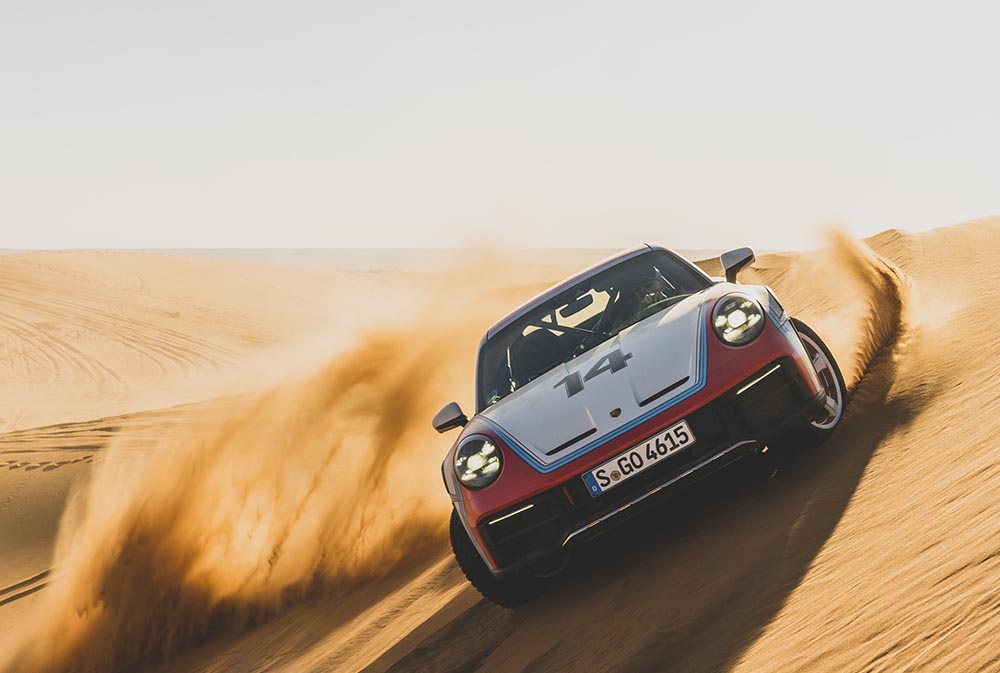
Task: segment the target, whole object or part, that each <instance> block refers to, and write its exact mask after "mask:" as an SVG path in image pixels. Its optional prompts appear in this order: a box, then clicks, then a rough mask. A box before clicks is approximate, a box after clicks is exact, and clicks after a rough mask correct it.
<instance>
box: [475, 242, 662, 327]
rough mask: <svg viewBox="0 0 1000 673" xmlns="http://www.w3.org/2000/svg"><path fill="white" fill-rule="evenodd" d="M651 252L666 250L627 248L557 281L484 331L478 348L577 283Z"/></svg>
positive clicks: (640, 246)
mask: <svg viewBox="0 0 1000 673" xmlns="http://www.w3.org/2000/svg"><path fill="white" fill-rule="evenodd" d="M651 250H666V248H664V247H662V246H659V245H650V244H648V243H643V244H642V245H637V246H635V247H634V248H629V249H628V250H622V251H621V252H618V253H615V254H614V255H611V256H610V257H607V258H605V259H602V260H601V261H599V262H597V263H596V264H592V265H590V266H588V267H587V268H586V269H583V270H582V271H579V272H577V273H575V274H573V275H572V276H570V277H569V278H566V279H565V280H562V281H559V282H558V283H556V284H555V285H553V286H552V287H550V288H549V289H547V290H545V291H544V292H542V293H541V294H537V295H535V296H534V297H532V298H531V299H529V300H528V301H526V302H524V303H523V304H521V305H520V306H518V307H517V308H516V309H514V310H513V311H511V312H510V313H508V314H507V315H506V316H504V317H503V318H501V319H500V320H498V321H497V322H496V323H495V324H494V325H493V326H492V327H490V328H489V329H488V330H486V334H485V335H483V340H482V342H481V343H480V346H482V344H484V343H486V341H487V340H488V339H492V338H493V337H494V336H496V334H497V332H499V331H500V330H502V329H503V328H504V327H506V326H507V325H509V324H511V323H512V322H514V321H515V320H517V319H518V318H520V317H521V316H523V315H524V314H525V313H527V312H528V311H530V310H531V309H533V308H535V307H536V306H538V305H539V304H541V303H543V302H545V301H548V300H549V299H551V298H552V297H554V296H556V295H557V294H559V293H560V292H563V291H564V290H568V289H569V288H571V287H573V286H574V285H576V284H577V283H580V282H581V281H584V280H586V279H587V278H590V277H591V276H594V275H596V274H598V273H600V272H602V271H604V270H605V269H609V268H611V267H613V266H615V265H616V264H620V263H621V262H624V261H625V260H627V259H632V258H633V257H637V256H639V255H641V254H643V253H646V252H649V251H651Z"/></svg>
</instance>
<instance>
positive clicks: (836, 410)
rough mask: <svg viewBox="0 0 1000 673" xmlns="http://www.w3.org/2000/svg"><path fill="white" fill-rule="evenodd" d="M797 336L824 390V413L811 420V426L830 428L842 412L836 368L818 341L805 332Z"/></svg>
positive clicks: (835, 423) (842, 404) (842, 406)
mask: <svg viewBox="0 0 1000 673" xmlns="http://www.w3.org/2000/svg"><path fill="white" fill-rule="evenodd" d="M799 337H800V338H801V339H802V345H803V346H805V347H806V353H808V355H809V359H810V360H811V361H812V365H813V369H815V370H816V375H817V376H818V377H819V381H820V383H821V384H822V385H823V388H824V390H825V391H826V400H825V402H824V404H823V406H824V408H825V409H826V415H825V416H824V417H823V418H820V419H817V420H815V421H813V422H812V426H813V427H814V428H818V429H820V430H830V429H831V428H833V427H834V426H836V425H837V423H839V422H840V417H841V416H842V415H843V414H844V396H843V394H842V392H841V387H840V380H839V378H838V377H837V370H836V369H834V366H833V362H831V361H830V358H828V357H827V355H826V353H825V352H823V349H822V348H820V347H819V344H818V343H816V342H815V341H813V340H812V339H810V338H809V337H808V336H806V335H805V334H800V335H799Z"/></svg>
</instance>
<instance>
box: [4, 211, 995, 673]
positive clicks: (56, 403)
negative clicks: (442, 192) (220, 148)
mask: <svg viewBox="0 0 1000 673" xmlns="http://www.w3.org/2000/svg"><path fill="white" fill-rule="evenodd" d="M664 242H667V241H664ZM667 243H668V242H667ZM747 243H748V244H753V241H752V240H748V241H747ZM998 253H1000V219H997V218H993V219H985V220H979V221H975V222H970V223H965V224H961V225H956V226H952V227H946V228H943V229H938V230H935V231H931V232H928V233H925V234H920V235H911V234H907V233H905V232H900V231H887V232H884V233H882V234H879V235H877V236H874V237H872V238H870V239H868V240H866V241H852V240H850V239H848V238H847V237H845V236H843V235H842V234H837V233H833V234H832V235H831V239H830V246H829V247H828V248H826V249H823V250H818V251H814V252H806V253H778V254H770V255H764V256H762V257H761V258H759V259H758V261H757V262H755V264H754V265H753V266H752V268H750V269H749V270H747V271H746V272H744V276H743V280H744V281H745V282H760V283H766V284H768V285H771V286H772V287H773V288H774V289H775V291H776V292H777V293H778V296H779V297H780V298H781V299H782V302H783V303H784V305H785V306H786V308H788V309H789V311H790V312H792V313H793V314H795V315H798V316H799V317H801V318H802V319H804V320H805V321H806V322H808V323H810V324H811V325H812V326H813V327H814V328H815V329H816V330H817V331H818V332H819V333H820V334H821V335H822V336H823V337H824V338H825V339H826V340H827V342H828V343H829V344H830V346H831V348H832V349H833V351H834V353H835V354H836V356H837V358H838V360H839V361H840V363H841V366H842V368H843V369H844V373H845V376H846V378H847V379H848V385H849V388H850V391H851V402H850V406H849V408H848V412H847V415H846V417H845V420H844V422H843V424H842V426H841V427H840V429H839V430H838V431H837V433H836V434H835V435H834V437H833V438H832V440H831V441H829V442H828V443H827V444H825V445H823V446H822V447H820V448H818V449H816V450H813V451H809V452H804V453H799V454H796V455H793V456H790V457H784V458H782V459H781V460H776V461H757V462H754V461H743V462H741V463H739V464H737V465H735V466H733V468H732V469H729V470H727V471H725V472H723V473H721V474H719V475H716V476H715V477H713V478H711V479H709V480H707V481H705V482H702V483H700V484H699V486H698V488H695V489H690V490H689V491H687V492H686V493H683V494H681V495H680V496H678V497H676V498H674V499H673V500H671V501H670V502H669V503H666V505H665V506H664V507H660V508H657V509H654V510H652V511H650V512H648V513H647V514H646V515H644V516H642V517H640V518H638V519H636V520H634V521H633V522H630V523H629V524H627V525H625V526H622V527H620V528H618V529H616V530H614V531H612V532H610V533H608V534H607V535H604V536H602V537H600V538H598V539H597V540H596V541H595V542H594V543H593V544H592V545H591V546H590V547H589V548H588V549H587V550H585V553H582V554H578V555H577V557H576V558H575V559H574V563H573V565H572V566H571V568H570V570H569V572H568V573H566V574H565V575H564V576H562V577H560V578H559V580H558V581H557V582H556V583H555V585H554V586H553V587H552V590H551V591H549V592H548V593H547V594H546V595H544V596H542V597H541V598H539V599H538V600H536V601H534V602H532V603H531V604H529V605H527V606H525V607H523V608H520V609H518V610H505V609H502V608H498V607H496V606H493V605H491V604H489V603H487V602H485V601H484V600H482V599H481V598H480V597H479V596H478V594H477V593H476V592H475V591H474V590H473V589H471V588H470V587H469V586H468V585H467V584H466V583H465V581H464V578H463V577H462V576H461V573H460V572H459V571H458V570H457V568H456V567H455V565H454V563H453V562H452V560H451V556H450V551H449V549H448V545H447V539H446V537H447V536H446V523H447V515H448V507H449V503H448V500H447V496H446V495H445V493H444V490H443V488H442V487H441V483H440V473H439V469H440V467H439V466H440V460H441V457H442V456H443V454H444V452H445V451H446V450H447V448H448V446H449V443H450V438H449V437H442V436H440V435H437V434H436V433H435V432H434V431H433V430H432V429H431V428H430V423H429V419H430V417H431V416H432V415H433V413H434V412H435V411H436V410H437V409H438V408H439V407H440V406H441V405H442V404H443V403H445V402H447V401H450V400H452V399H457V400H458V401H459V402H461V403H462V404H463V406H464V407H466V408H469V407H471V404H470V397H471V390H472V375H473V366H474V361H473V355H474V351H475V348H476V345H477V344H478V340H479V337H480V335H481V333H482V331H483V329H485V327H486V326H488V324H490V322H492V320H494V319H495V318H496V317H498V316H499V315H501V314H502V313H504V312H505V311H506V310H508V309H509V308H511V307H512V306H514V305H516V304H517V303H519V302H520V301H521V300H523V299H525V298H527V297H529V296H531V294H533V293H534V292H536V291H537V290H539V289H541V288H542V287H544V285H545V284H546V283H548V282H551V281H554V280H557V279H558V278H559V277H561V276H562V275H563V274H564V273H565V272H567V271H571V270H572V269H571V268H563V266H561V265H552V266H542V265H538V264H535V263H533V264H531V265H530V266H525V265H521V266H517V265H514V264H508V263H504V264H498V263H496V261H495V260H491V259H487V258H484V259H481V260H479V261H477V262H476V263H475V264H473V265H471V266H470V267H469V268H466V269H463V270H459V271H454V270H453V271H447V272H441V273H432V272H394V273H385V272H382V273H378V272H366V271H360V270H350V271H336V270H329V269H322V268H308V269H306V268H291V267H283V266H273V265H265V264H249V263H241V262H237V261H217V260H210V259H189V258H185V257H183V256H179V255H158V254H154V253H124V252H122V253H93V252H66V253H23V254H10V255H0V336H2V341H0V376H2V377H3V379H2V380H3V385H2V386H0V433H2V434H0V671H3V673H15V672H17V673H55V672H61V671H75V672H80V673H92V672H98V671H102V672H103V671H116V670H128V671H142V672H144V673H145V672H152V671H162V672H167V671H169V672H177V673H180V672H184V671H204V672H208V671H212V672H218V671H231V672H241V673H242V672H257V671H261V672H263V671H281V672H287V673H292V672H296V673H298V672H302V673H305V672H308V671H369V672H371V673H382V672H387V671H393V672H408V673H409V672H413V671H427V672H439V671H471V670H478V671H490V672H497V673H500V672H514V671H576V670H592V671H636V672H638V671H740V672H750V671H754V672H756V671H810V672H812V671H838V672H840V671H918V670H921V671H980V670H997V671H1000V646H998V644H997V639H996V634H997V633H1000V498H998V497H997V489H998V487H1000V452H998V450H997V443H996V439H995V438H996V437H997V435H998V430H1000V417H998V416H997V414H995V413H994V409H995V407H996V405H997V399H998V397H1000V393H998V392H997V390H998V384H1000V345H998V344H997V342H996V339H995V337H994V334H993V333H994V331H995V327H994V325H993V323H992V317H993V312H994V311H993V309H992V307H993V305H994V302H1000V290H997V289H996V284H995V282H994V278H993V275H994V274H993V271H994V268H995V263H994V255H996V254H998ZM704 265H705V268H706V269H707V270H709V271H710V272H712V273H716V272H717V271H718V269H717V267H716V266H715V264H714V262H711V261H708V262H705V264H704Z"/></svg>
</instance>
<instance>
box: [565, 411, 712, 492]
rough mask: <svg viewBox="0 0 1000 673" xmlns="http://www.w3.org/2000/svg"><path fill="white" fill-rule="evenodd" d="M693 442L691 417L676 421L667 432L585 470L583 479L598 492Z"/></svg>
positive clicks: (593, 490)
mask: <svg viewBox="0 0 1000 673" xmlns="http://www.w3.org/2000/svg"><path fill="white" fill-rule="evenodd" d="M692 444H694V433H693V432H691V428H690V427H689V426H688V424H687V421H681V422H679V423H674V424H673V425H671V426H670V427H669V428H667V429H666V430H664V431H663V432H660V433H658V434H655V435H653V436H652V437H650V438H649V439H647V440H645V441H644V442H642V443H641V444H637V445H635V446H633V447H632V448H631V449H629V450H628V451H626V452H625V453H622V454H620V455H618V456H616V457H614V458H612V459H611V460H609V461H608V462H606V463H604V464H603V465H600V466H598V467H596V468H594V469H593V470H591V471H590V472H586V473H584V475H583V482H584V483H585V484H586V485H587V490H588V491H590V495H592V496H598V495H600V494H601V493H604V492H605V491H607V490H609V489H612V488H614V487H615V486H617V485H618V484H620V483H622V482H623V481H625V480H626V479H631V478H632V477H634V476H635V475H637V474H639V473H640V472H642V471H643V470H645V469H647V468H650V467H652V466H653V465H656V464H657V463H658V462H660V461H661V460H663V459H665V458H666V457H667V456H670V455H672V454H674V453H677V452H678V451H680V450H681V449H683V448H684V447H686V446H691V445H692Z"/></svg>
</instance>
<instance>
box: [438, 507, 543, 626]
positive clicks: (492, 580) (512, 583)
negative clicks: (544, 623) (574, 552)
mask: <svg viewBox="0 0 1000 673" xmlns="http://www.w3.org/2000/svg"><path fill="white" fill-rule="evenodd" d="M449 532H450V534H451V549H452V551H454V552H455V560H456V561H457V562H458V567H459V568H461V569H462V573H463V574H464V575H465V577H466V579H468V580H469V583H470V584H472V586H474V587H475V588H476V591H478V592H479V593H481V594H482V595H483V597H484V598H486V599H487V600H490V601H492V602H494V603H496V604H497V605H501V606H503V607H505V608H516V607H518V606H521V605H524V604H525V603H527V602H528V601H530V600H531V599H533V598H535V597H536V596H537V595H538V594H540V593H541V592H542V589H543V588H544V586H543V583H542V582H541V581H540V580H538V579H536V578H534V577H531V576H529V575H522V574H515V575H512V576H510V577H503V578H500V577H494V576H493V574H492V573H491V572H490V569H489V568H487V567H486V563H485V561H483V558H482V557H481V556H480V555H479V552H478V551H477V550H476V547H475V545H473V544H472V540H470V539H469V534H468V533H466V532H465V526H463V525H462V521H461V519H459V518H458V512H456V511H455V510H452V512H451V525H450V526H449Z"/></svg>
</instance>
